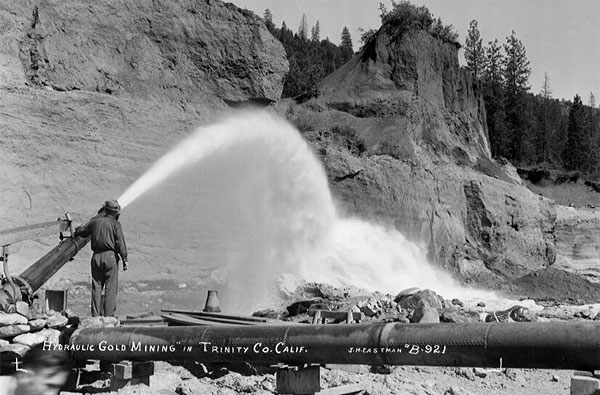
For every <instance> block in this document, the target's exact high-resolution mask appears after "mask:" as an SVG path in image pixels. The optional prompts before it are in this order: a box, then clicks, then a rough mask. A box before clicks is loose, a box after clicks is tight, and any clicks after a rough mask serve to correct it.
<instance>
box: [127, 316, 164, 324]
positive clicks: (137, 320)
mask: <svg viewBox="0 0 600 395" xmlns="http://www.w3.org/2000/svg"><path fill="white" fill-rule="evenodd" d="M119 322H120V323H121V324H122V325H124V326H159V325H166V324H167V323H166V321H165V320H164V318H162V317H160V316H151V317H144V318H129V319H127V318H125V319H119Z"/></svg>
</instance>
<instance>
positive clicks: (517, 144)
mask: <svg viewBox="0 0 600 395" xmlns="http://www.w3.org/2000/svg"><path fill="white" fill-rule="evenodd" d="M504 52H505V54H506V55H505V57H504V62H503V69H502V71H503V77H504V92H505V96H506V102H505V106H506V121H507V126H508V130H509V131H510V137H509V139H510V141H511V145H510V148H509V152H508V153H507V156H508V158H509V159H513V160H516V161H523V160H531V159H532V158H534V157H535V153H534V152H533V151H534V147H535V138H534V136H532V132H531V130H532V126H533V125H532V112H531V106H530V104H531V103H530V101H529V100H528V99H527V97H526V95H527V91H528V90H529V85H528V82H529V74H530V73H531V69H530V68H529V60H527V55H526V52H525V47H524V46H523V44H522V43H521V41H520V40H519V39H518V38H517V37H516V34H515V32H514V30H513V31H512V33H511V35H510V36H509V37H507V38H506V43H505V44H504Z"/></svg>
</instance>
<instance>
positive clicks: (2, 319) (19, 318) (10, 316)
mask: <svg viewBox="0 0 600 395" xmlns="http://www.w3.org/2000/svg"><path fill="white" fill-rule="evenodd" d="M25 324H27V317H25V316H23V315H21V314H18V313H4V312H0V326H6V325H25Z"/></svg>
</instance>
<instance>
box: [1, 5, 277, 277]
mask: <svg viewBox="0 0 600 395" xmlns="http://www.w3.org/2000/svg"><path fill="white" fill-rule="evenodd" d="M0 26H1V28H0V42H2V45H1V46H0V90H1V92H2V94H0V107H2V109H3V110H2V111H1V113H0V130H1V132H0V136H1V140H2V144H0V185H2V204H1V206H0V222H1V223H2V226H1V228H2V229H6V228H11V227H14V226H15V227H16V226H20V225H27V224H32V223H38V222H44V221H49V220H52V219H55V218H57V217H58V216H59V215H61V214H62V213H64V212H65V211H69V212H70V213H71V214H72V216H74V218H76V219H77V220H78V221H82V220H86V219H87V218H89V217H90V215H92V214H93V213H95V212H96V210H97V209H98V207H99V204H101V203H102V201H103V200H105V199H106V198H111V197H112V198H114V197H118V196H120V194H121V193H123V191H125V189H126V188H127V187H128V186H129V185H131V183H132V182H133V181H134V180H135V179H136V178H137V177H139V176H140V175H141V174H143V172H144V171H145V170H146V169H147V168H148V166H150V165H151V164H152V163H153V162H154V161H156V160H157V158H159V157H160V156H161V155H162V154H164V153H165V152H166V151H168V149H169V147H171V146H173V145H174V144H175V143H177V142H179V141H181V140H182V139H183V138H184V137H185V136H186V134H187V133H189V132H190V131H192V130H193V129H194V128H196V127H197V126H199V125H201V124H202V123H205V122H207V121H209V120H211V119H212V118H213V117H214V116H215V115H216V114H218V113H219V111H220V110H221V109H225V108H227V104H226V103H229V104H231V103H240V102H245V101H259V102H263V103H266V102H270V101H273V100H277V99H279V98H280V96H281V92H282V90H283V78H284V75H285V73H286V72H287V70H288V62H287V59H286V54H285V50H284V49H283V46H282V45H281V43H280V42H279V41H277V40H276V39H275V38H274V37H273V36H272V35H271V34H270V33H269V32H268V30H267V29H266V27H265V26H264V24H263V23H262V21H261V19H260V18H259V17H257V16H256V15H254V14H252V13H250V12H248V11H244V10H241V9H239V8H237V7H235V6H233V5H232V4H227V3H224V2H220V1H216V0H178V1H170V0H153V1H146V0H131V1H129V0H128V1H125V2H123V1H110V0H99V1H94V2H81V1H74V0H67V1H53V0H50V1H45V0H23V1H18V2H14V1H9V0H0ZM122 221H123V223H124V227H125V228H126V229H129V230H130V231H129V232H128V234H129V235H130V238H129V239H130V241H131V245H132V246H135V247H133V248H135V251H134V252H133V253H134V255H137V257H138V258H137V259H138V262H139V265H137V268H136V267H134V266H135V265H132V267H131V268H130V270H131V271H132V273H133V276H135V275H136V273H137V275H139V276H141V277H139V278H145V277H144V276H145V275H146V274H148V273H149V272H150V273H151V275H152V274H154V275H155V276H158V277H163V278H164V274H161V273H164V270H166V269H164V268H162V266H161V265H162V262H169V261H170V262H173V261H174V260H175V259H174V258H173V253H174V251H172V250H169V248H168V246H169V245H170V243H169V237H171V236H170V235H164V239H165V240H164V246H160V247H164V248H159V246H156V245H149V243H147V242H144V240H145V236H146V233H145V232H146V230H145V229H144V228H143V224H142V220H141V219H139V218H134V216H129V217H128V216H123V218H122ZM56 243H57V240H56V239H52V240H47V241H43V242H42V243H38V242H31V243H26V244H25V245H24V246H23V247H22V248H21V249H20V251H18V252H16V251H15V252H14V253H13V254H12V255H11V273H19V272H20V271H21V270H22V269H23V268H24V267H26V266H27V265H29V264H31V263H33V262H34V261H35V260H36V259H37V258H39V257H40V256H42V255H43V254H44V253H45V252H47V251H48V250H49V249H50V248H51V247H52V246H54V245H56ZM88 259H89V248H86V249H85V250H84V251H82V252H80V253H79V254H78V255H77V257H76V258H75V262H74V263H72V264H69V265H66V266H65V267H64V268H63V269H62V270H61V271H60V272H59V274H58V275H57V276H56V277H57V278H59V277H60V276H63V277H67V278H71V279H73V280H74V281H76V280H83V281H87V279H88V273H87V272H89V267H88V264H87V263H86V262H87V261H88ZM149 265H154V266H153V269H152V270H149ZM171 266H173V264H171ZM171 277H173V281H177V279H176V278H174V277H176V276H175V275H171ZM188 278H189V276H188Z"/></svg>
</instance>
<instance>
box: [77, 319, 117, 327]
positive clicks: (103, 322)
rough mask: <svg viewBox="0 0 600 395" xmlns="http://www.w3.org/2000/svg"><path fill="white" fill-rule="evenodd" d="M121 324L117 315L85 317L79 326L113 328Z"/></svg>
mask: <svg viewBox="0 0 600 395" xmlns="http://www.w3.org/2000/svg"><path fill="white" fill-rule="evenodd" d="M118 325H119V320H118V319H117V318H115V317H87V318H84V319H83V320H82V321H81V323H80V324H79V326H78V329H83V328H113V327H115V326H118Z"/></svg>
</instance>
